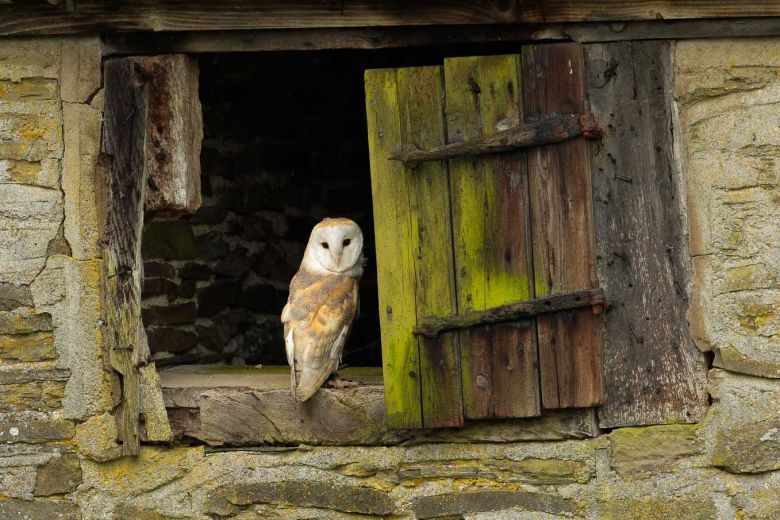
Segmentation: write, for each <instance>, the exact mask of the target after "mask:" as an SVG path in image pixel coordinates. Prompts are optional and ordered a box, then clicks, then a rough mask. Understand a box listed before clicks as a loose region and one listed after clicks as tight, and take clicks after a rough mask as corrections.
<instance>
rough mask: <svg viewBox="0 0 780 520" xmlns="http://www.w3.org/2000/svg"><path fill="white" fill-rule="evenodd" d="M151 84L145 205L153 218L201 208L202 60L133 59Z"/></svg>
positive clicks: (172, 56) (170, 57) (178, 56)
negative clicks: (200, 74) (199, 69)
mask: <svg viewBox="0 0 780 520" xmlns="http://www.w3.org/2000/svg"><path fill="white" fill-rule="evenodd" d="M134 60H135V63H136V64H137V68H138V71H139V74H143V80H144V81H145V82H147V83H148V84H149V117H148V122H147V144H146V146H147V147H148V149H147V150H146V153H145V155H146V168H147V170H148V176H149V178H148V181H147V186H146V194H145V198H144V207H145V210H146V213H147V217H149V216H152V215H153V216H159V217H169V218H170V217H177V216H180V215H184V214H188V213H193V212H194V211H195V210H197V209H198V208H199V207H200V145H201V141H202V140H203V116H202V114H201V109H200V99H199V97H198V78H199V72H198V58H197V57H196V56H187V55H184V54H167V55H161V56H144V57H137V58H134Z"/></svg>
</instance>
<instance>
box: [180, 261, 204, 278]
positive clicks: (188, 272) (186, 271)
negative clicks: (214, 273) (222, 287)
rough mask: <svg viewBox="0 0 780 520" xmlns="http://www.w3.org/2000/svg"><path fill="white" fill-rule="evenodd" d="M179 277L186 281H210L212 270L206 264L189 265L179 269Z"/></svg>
mask: <svg viewBox="0 0 780 520" xmlns="http://www.w3.org/2000/svg"><path fill="white" fill-rule="evenodd" d="M179 276H180V277H181V278H182V279H185V280H210V279H211V270H210V269H209V266H207V265H205V264H195V263H187V264H184V265H183V266H181V267H180V268H179Z"/></svg>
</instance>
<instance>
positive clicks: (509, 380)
mask: <svg viewBox="0 0 780 520" xmlns="http://www.w3.org/2000/svg"><path fill="white" fill-rule="evenodd" d="M444 70H445V90H446V100H447V101H446V106H445V112H446V119H447V131H448V143H456V142H463V141H466V140H470V139H475V138H479V137H482V136H485V135H488V134H492V133H494V132H495V131H496V130H498V129H500V128H502V127H503V128H506V127H508V126H513V125H517V124H518V123H519V121H520V120H521V114H520V96H521V93H522V80H521V75H520V59H519V56H517V55H507V56H486V57H467V58H453V59H447V60H445V62H444ZM449 164H450V184H451V191H452V220H453V224H452V226H453V250H454V258H455V273H456V287H457V296H458V313H466V312H469V311H474V310H476V311H479V310H485V309H488V308H491V307H495V306H498V305H503V304H507V303H510V302H513V301H517V300H527V299H530V298H531V297H532V296H533V293H532V282H531V263H530V249H529V248H530V235H529V232H528V231H529V229H528V221H529V219H528V214H529V213H528V212H529V207H528V184H527V176H526V174H525V155H524V153H523V152H515V153H507V154H503V155H500V156H491V157H479V158H478V159H473V158H458V159H452V160H450V161H449ZM459 336H460V352H461V377H462V386H463V401H464V409H465V415H466V418H469V419H478V418H490V417H528V416H535V415H539V413H540V401H539V378H538V372H537V349H536V341H535V334H534V330H533V326H532V322H531V321H529V320H525V321H518V322H514V323H500V324H493V325H487V326H483V327H475V328H472V329H467V330H461V331H460V334H459Z"/></svg>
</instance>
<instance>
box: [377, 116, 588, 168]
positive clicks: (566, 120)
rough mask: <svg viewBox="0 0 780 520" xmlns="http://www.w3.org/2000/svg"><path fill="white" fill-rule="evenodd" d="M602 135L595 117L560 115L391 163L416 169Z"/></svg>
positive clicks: (399, 156) (411, 151)
mask: <svg viewBox="0 0 780 520" xmlns="http://www.w3.org/2000/svg"><path fill="white" fill-rule="evenodd" d="M600 135H601V133H600V130H599V128H598V125H596V120H595V119H594V118H593V115H592V114H589V113H585V114H556V115H552V116H549V117H545V118H543V119H540V120H539V121H535V122H533V123H525V124H520V125H518V126H515V127H512V128H509V129H507V130H502V131H500V132H496V133H495V134H490V135H486V136H484V137H479V138H476V139H471V140H469V141H465V142H462V143H452V144H448V145H444V146H440V147H438V148H434V149H432V150H420V149H419V148H416V147H412V148H407V149H405V150H401V151H398V152H396V153H393V154H391V155H389V156H388V159H390V160H393V161H401V162H403V163H404V164H406V165H411V166H414V165H416V164H417V163H421V162H425V161H440V160H443V159H452V158H454V157H469V156H475V155H486V154H493V153H500V152H509V151H512V150H518V149H521V148H530V147H532V146H541V145H545V144H551V143H558V142H561V141H566V140H568V139H574V138H576V137H579V136H583V137H586V138H589V139H591V138H598V137H599V136H600Z"/></svg>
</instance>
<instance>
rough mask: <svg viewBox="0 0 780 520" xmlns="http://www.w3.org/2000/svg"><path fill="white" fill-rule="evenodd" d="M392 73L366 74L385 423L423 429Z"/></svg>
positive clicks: (408, 224)
mask: <svg viewBox="0 0 780 520" xmlns="http://www.w3.org/2000/svg"><path fill="white" fill-rule="evenodd" d="M396 76H397V74H396V69H376V70H368V71H366V74H365V89H366V117H367V121H368V148H369V156H370V166H371V190H372V198H373V204H374V235H375V239H376V265H377V273H378V278H377V284H378V291H379V309H380V312H379V323H380V328H381V341H382V366H383V368H384V375H385V379H386V381H388V382H389V383H388V384H387V386H386V387H385V402H386V405H387V421H388V424H390V426H392V427H396V428H421V427H422V426H423V414H422V400H421V383H420V377H421V376H420V351H419V346H418V341H417V339H416V338H415V337H414V336H413V335H412V334H411V331H412V329H413V328H414V326H415V325H416V323H417V308H416V305H415V291H416V287H415V272H416V271H415V263H414V249H413V240H414V239H413V233H416V230H413V228H412V224H413V222H412V216H411V214H410V212H409V193H408V186H407V173H406V170H408V169H405V168H404V167H403V166H402V165H401V164H399V163H397V162H395V161H388V160H387V159H386V157H387V155H388V154H389V153H390V152H391V151H392V150H393V149H395V148H396V147H397V146H399V144H400V143H401V140H402V134H401V121H400V112H399V111H400V109H399V99H398V84H397V78H396Z"/></svg>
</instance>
